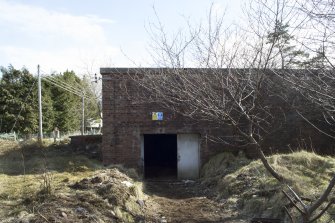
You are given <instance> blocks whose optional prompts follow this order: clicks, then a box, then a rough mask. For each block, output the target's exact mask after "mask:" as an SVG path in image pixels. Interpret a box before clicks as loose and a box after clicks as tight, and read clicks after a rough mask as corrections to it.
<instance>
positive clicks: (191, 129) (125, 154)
mask: <svg viewBox="0 0 335 223" xmlns="http://www.w3.org/2000/svg"><path fill="white" fill-rule="evenodd" d="M125 79H128V76H127V74H122V73H114V74H113V73H108V74H103V87H102V92H103V94H102V95H103V98H102V101H103V140H102V154H103V162H104V164H111V163H113V164H115V163H118V164H124V165H126V166H130V167H139V166H140V165H141V162H140V155H141V151H140V150H141V148H140V143H141V135H142V134H155V133H166V134H168V133H170V134H179V133H194V134H199V135H200V140H201V143H200V144H201V145H200V146H201V149H200V151H201V152H200V159H201V163H204V162H205V161H206V160H207V159H208V157H209V156H210V155H212V154H214V153H216V152H217V150H219V149H220V148H222V147H223V146H222V145H215V143H212V142H211V141H209V140H208V139H206V136H207V135H208V133H210V132H212V131H213V129H212V128H213V126H212V127H211V126H209V125H208V124H204V123H200V122H199V123H197V122H196V121H194V120H190V119H188V118H186V117H183V116H181V115H178V114H176V113H173V112H172V111H169V110H167V109H163V108H162V107H160V106H158V105H155V104H146V105H144V104H136V103H134V102H133V101H131V100H129V97H128V96H127V95H128V94H130V95H131V94H132V93H136V92H134V91H136V88H135V87H134V86H133V85H132V84H131V83H130V82H128V83H127V89H125V88H124V83H125V82H124V80H125ZM151 112H164V120H163V121H152V120H151ZM220 131H221V132H222V131H229V130H228V129H226V130H223V129H220ZM209 147H210V148H211V150H209Z"/></svg>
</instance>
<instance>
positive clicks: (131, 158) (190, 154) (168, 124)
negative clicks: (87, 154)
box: [100, 68, 333, 179]
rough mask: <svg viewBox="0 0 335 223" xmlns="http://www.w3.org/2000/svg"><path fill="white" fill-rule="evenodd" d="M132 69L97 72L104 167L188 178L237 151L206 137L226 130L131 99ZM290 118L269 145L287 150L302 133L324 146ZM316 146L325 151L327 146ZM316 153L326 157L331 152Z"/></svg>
mask: <svg viewBox="0 0 335 223" xmlns="http://www.w3.org/2000/svg"><path fill="white" fill-rule="evenodd" d="M151 70H152V69H151ZM137 71H138V70H136V69H131V68H129V69H128V68H101V69H100V73H101V75H102V80H103V86H102V95H103V97H102V101H103V139H102V155H103V162H104V164H111V163H113V164H123V165H125V166H128V167H134V168H137V169H138V170H139V171H143V173H144V176H145V177H147V178H150V177H158V176H164V177H178V178H179V179H192V178H197V177H198V176H199V169H200V167H201V166H202V164H204V163H205V162H206V161H207V160H208V159H209V157H210V156H211V155H213V154H215V153H217V152H218V151H223V149H224V151H236V150H234V148H230V147H229V146H227V145H222V144H215V143H213V142H211V141H210V140H208V137H207V136H209V135H217V134H226V135H232V133H231V129H228V128H222V126H221V127H220V128H217V127H216V126H215V124H213V123H212V124H209V123H201V122H197V121H195V120H190V119H187V118H186V117H184V116H180V115H178V114H176V113H174V112H173V111H171V110H167V109H164V108H162V107H161V106H159V105H157V104H149V103H147V104H143V103H136V102H134V101H132V100H131V99H130V97H129V95H132V94H136V87H135V86H134V85H135V83H134V82H133V81H132V80H131V78H130V76H129V75H132V74H135V73H136V72H137ZM292 120H294V121H293V122H292V121H290V122H289V123H288V124H287V125H284V126H283V129H282V132H281V133H278V132H277V133H276V135H274V137H273V138H270V141H271V146H273V145H275V144H276V143H277V144H278V145H279V146H282V145H290V146H289V147H286V149H290V150H291V149H292V148H294V146H295V145H294V143H296V142H297V141H296V139H297V137H298V135H299V137H302V136H303V135H304V132H305V133H306V134H305V136H303V137H304V138H305V139H311V136H312V138H313V137H314V138H316V139H317V140H319V141H320V143H324V142H325V141H324V140H323V138H322V136H320V133H317V132H315V131H314V130H313V129H311V128H308V127H306V124H304V123H303V122H302V121H301V120H300V121H299V120H296V118H295V117H293V119H292ZM218 132H219V133H218ZM294 136H297V137H296V138H294ZM316 145H317V142H316V144H314V146H316ZM271 146H269V147H267V148H268V149H269V150H268V152H277V151H278V149H279V147H277V148H276V150H274V151H273V149H274V148H273V147H271ZM265 148H266V146H265ZM318 148H321V149H324V150H325V148H326V147H324V146H323V147H318ZM280 149H283V150H285V148H280ZM327 149H329V148H327ZM317 152H321V153H328V154H329V153H333V150H331V151H330V150H327V151H326V152H325V151H317Z"/></svg>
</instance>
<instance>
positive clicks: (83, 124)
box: [81, 93, 85, 135]
mask: <svg viewBox="0 0 335 223" xmlns="http://www.w3.org/2000/svg"><path fill="white" fill-rule="evenodd" d="M81 106H82V118H81V135H84V133H85V94H84V93H83V96H82V98H81Z"/></svg>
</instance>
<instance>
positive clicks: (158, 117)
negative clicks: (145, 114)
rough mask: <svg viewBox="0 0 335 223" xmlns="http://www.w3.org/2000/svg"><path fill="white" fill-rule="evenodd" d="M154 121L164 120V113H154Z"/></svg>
mask: <svg viewBox="0 0 335 223" xmlns="http://www.w3.org/2000/svg"><path fill="white" fill-rule="evenodd" d="M152 120H153V121H162V120H163V112H152Z"/></svg>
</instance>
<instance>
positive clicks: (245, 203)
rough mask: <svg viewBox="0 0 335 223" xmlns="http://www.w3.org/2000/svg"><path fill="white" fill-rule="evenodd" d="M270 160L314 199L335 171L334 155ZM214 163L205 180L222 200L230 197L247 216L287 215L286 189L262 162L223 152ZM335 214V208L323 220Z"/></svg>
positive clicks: (229, 201)
mask: <svg viewBox="0 0 335 223" xmlns="http://www.w3.org/2000/svg"><path fill="white" fill-rule="evenodd" d="M268 159H269V161H270V163H271V165H272V166H273V167H274V168H275V169H276V170H277V171H279V172H280V173H281V174H282V175H283V176H284V177H285V178H286V179H287V180H288V183H289V185H291V186H292V187H293V188H294V190H295V191H296V192H298V194H300V195H301V196H304V197H307V198H311V199H315V198H317V197H318V196H319V195H320V193H322V191H323V190H324V189H325V187H326V186H327V184H328V182H329V180H330V178H331V177H332V175H333V174H334V172H335V159H334V158H332V157H328V156H327V157H323V156H319V155H317V154H315V153H310V152H305V151H301V152H295V153H291V154H278V155H273V156H271V157H268ZM210 163H211V166H212V167H208V166H205V170H204V171H203V173H204V174H203V181H204V182H207V184H210V183H211V182H214V183H215V185H216V191H217V196H218V199H224V200H226V202H227V204H228V205H230V206H232V207H235V208H237V209H238V210H239V211H240V213H241V215H244V216H246V217H273V218H283V217H284V210H283V207H284V205H285V204H287V203H288V200H287V199H286V198H285V197H284V195H283V193H282V192H281V190H282V189H285V188H283V186H282V185H280V184H279V183H278V182H277V180H276V179H274V178H273V177H271V176H270V175H269V174H268V172H267V171H266V170H265V168H264V167H263V165H262V163H261V162H260V161H249V162H248V161H247V160H246V159H245V158H244V157H243V156H240V157H234V156H232V155H231V154H221V155H219V156H217V157H215V158H213V159H212V160H211V161H210ZM232 163H233V164H232ZM239 165H240V166H239ZM218 166H219V167H218ZM220 166H221V167H220ZM213 167H215V168H213ZM332 213H335V208H332V209H330V210H329V211H328V213H326V214H325V215H324V216H323V218H321V219H320V220H319V222H327V221H326V220H328V219H330V218H331V214H332Z"/></svg>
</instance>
